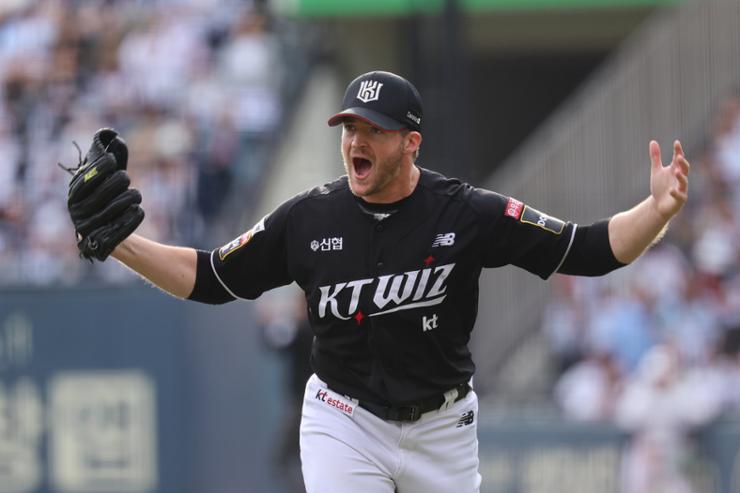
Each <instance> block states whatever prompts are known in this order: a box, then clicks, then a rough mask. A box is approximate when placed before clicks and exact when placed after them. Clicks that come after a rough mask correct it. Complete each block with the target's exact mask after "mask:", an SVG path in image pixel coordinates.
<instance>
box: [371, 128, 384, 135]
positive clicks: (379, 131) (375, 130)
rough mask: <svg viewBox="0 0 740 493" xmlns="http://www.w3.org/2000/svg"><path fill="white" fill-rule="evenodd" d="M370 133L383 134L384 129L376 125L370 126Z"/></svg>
mask: <svg viewBox="0 0 740 493" xmlns="http://www.w3.org/2000/svg"><path fill="white" fill-rule="evenodd" d="M372 133H374V134H375V135H383V134H384V133H385V131H383V130H382V129H380V128H378V127H372Z"/></svg>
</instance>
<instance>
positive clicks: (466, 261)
mask: <svg viewBox="0 0 740 493" xmlns="http://www.w3.org/2000/svg"><path fill="white" fill-rule="evenodd" d="M575 232H576V226H575V225H574V224H571V223H565V222H563V221H560V220H559V219H555V218H553V217H550V216H548V215H546V214H542V213H540V212H538V211H537V210H535V209H532V208H531V207H529V206H527V205H525V204H523V203H521V202H519V201H517V200H515V199H513V198H508V197H504V196H502V195H499V194H497V193H494V192H491V191H487V190H483V189H478V188H474V187H472V186H470V185H468V184H465V183H462V182H460V181H458V180H455V179H449V178H446V177H444V176H442V175H440V174H437V173H434V172H431V171H429V170H425V169H422V170H421V176H420V179H419V183H418V185H417V187H416V189H415V190H414V192H413V193H412V194H411V195H410V196H408V197H407V198H405V199H403V200H402V201H400V202H398V203H396V204H391V205H390V206H385V207H381V208H380V210H379V209H378V208H377V207H376V208H373V207H372V205H371V204H366V203H365V204H363V203H362V201H361V200H360V199H358V198H357V197H355V196H354V195H353V194H352V193H351V191H350V189H349V186H348V182H347V178H346V177H342V178H340V179H338V180H336V181H334V182H332V183H328V184H326V185H323V186H321V187H317V188H314V189H312V190H310V191H307V192H304V193H302V194H299V195H297V196H295V197H293V198H292V199H290V200H288V201H287V202H285V203H283V204H282V205H280V206H279V207H278V208H277V209H276V210H275V211H274V212H272V213H271V214H269V215H268V216H266V217H265V218H264V219H262V220H261V221H260V222H259V223H258V224H257V225H255V226H254V227H253V228H252V229H251V230H249V231H247V232H246V233H244V234H243V235H241V236H240V237H238V238H236V239H235V240H234V241H232V242H230V243H228V244H227V245H225V246H223V247H221V248H220V249H217V250H214V251H213V252H211V266H212V269H213V272H214V273H215V275H216V277H217V278H218V282H219V283H220V286H222V287H223V289H224V290H226V291H227V292H228V293H229V294H230V295H231V296H233V297H235V298H246V299H254V298H257V297H258V296H260V294H262V293H263V292H265V291H267V290H269V289H271V288H274V287H277V286H281V285H286V284H289V283H291V282H293V281H295V282H296V283H297V284H298V285H299V286H300V287H301V289H303V291H304V292H305V295H306V300H307V302H308V316H309V321H310V324H311V327H312V328H313V331H314V334H315V340H314V344H313V349H312V354H311V363H312V366H313V369H314V371H315V372H316V373H317V375H318V376H319V377H320V378H321V379H322V380H323V381H325V382H326V383H327V384H328V385H329V386H330V387H331V388H332V389H333V390H335V391H337V392H339V393H342V394H346V395H349V396H351V397H354V398H357V399H360V400H366V401H372V402H376V403H381V404H386V405H388V404H394V405H399V404H404V403H409V402H414V401H417V400H419V399H423V398H427V397H430V396H433V395H440V394H442V393H443V392H445V391H446V390H448V389H450V388H452V387H454V386H456V385H458V384H460V383H463V382H466V381H468V380H469V379H470V377H471V376H472V375H473V372H474V370H475V366H474V364H473V361H472V358H471V354H470V351H469V349H468V346H467V344H468V341H469V339H470V332H471V330H472V329H473V325H474V323H475V319H476V315H477V311H478V278H479V275H480V273H481V269H482V268H484V267H498V266H503V265H507V264H513V265H516V266H519V267H521V268H524V269H526V270H527V271H529V272H532V273H534V274H536V275H538V276H540V277H541V278H543V279H546V278H547V277H548V276H550V275H551V274H552V273H553V272H555V271H556V270H557V269H558V267H559V266H560V265H561V264H562V263H563V261H564V259H565V257H566V256H567V254H568V251H569V249H570V246H571V245H572V242H573V238H574V237H575Z"/></svg>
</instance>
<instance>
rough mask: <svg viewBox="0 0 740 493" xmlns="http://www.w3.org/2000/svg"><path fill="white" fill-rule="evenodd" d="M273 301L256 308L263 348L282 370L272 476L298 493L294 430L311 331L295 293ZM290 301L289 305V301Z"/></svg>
mask: <svg viewBox="0 0 740 493" xmlns="http://www.w3.org/2000/svg"><path fill="white" fill-rule="evenodd" d="M276 299H278V298H276V297H271V298H267V299H266V300H265V301H262V302H260V303H259V304H258V307H259V311H260V316H261V318H262V327H263V336H264V340H265V343H266V344H267V346H268V347H269V348H270V349H272V350H273V351H276V352H277V353H278V354H279V355H280V356H281V357H282V359H283V363H284V368H285V393H286V397H287V401H288V405H287V406H285V409H286V410H287V412H288V416H287V418H286V419H285V421H284V423H285V426H283V427H282V429H281V430H280V438H279V440H278V442H277V447H276V449H275V450H274V451H273V453H274V459H273V460H274V464H275V467H276V469H277V470H276V475H277V476H278V477H279V478H280V481H281V482H282V483H283V484H284V485H285V486H286V488H287V491H291V492H293V491H294V492H296V493H298V492H302V491H305V490H304V488H303V478H302V475H301V459H300V446H299V443H298V438H299V433H298V430H299V428H300V424H301V412H302V407H303V394H304V393H305V388H306V382H307V381H308V378H309V377H310V376H311V374H312V373H313V370H312V369H311V364H310V355H311V346H312V344H313V331H312V330H311V326H310V325H309V323H308V316H307V312H306V299H305V297H304V295H303V293H302V292H298V293H297V294H295V295H294V296H293V297H292V298H291V299H289V300H288V301H287V303H284V304H285V305H286V306H282V305H281V304H280V303H276V302H275V300H276ZM291 300H292V301H291Z"/></svg>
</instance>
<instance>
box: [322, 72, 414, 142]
mask: <svg viewBox="0 0 740 493" xmlns="http://www.w3.org/2000/svg"><path fill="white" fill-rule="evenodd" d="M381 92H382V96H383V97H382V98H381ZM421 106H422V104H421V96H420V95H419V91H417V90H416V88H415V87H414V85H413V84H412V83H411V82H409V81H407V80H406V79H404V78H403V77H401V76H400V75H396V74H393V73H391V72H384V71H382V70H376V71H374V72H368V73H366V74H362V75H361V76H359V77H357V78H355V80H353V81H352V82H350V83H349V85H348V86H347V89H346V90H345V91H344V97H343V98H342V109H341V111H339V112H338V113H336V114H334V115H333V116H332V117H331V118H329V121H328V123H329V125H330V126H332V127H333V126H336V125H340V124H341V123H342V122H343V121H345V119H347V118H357V119H359V120H363V121H365V122H367V123H370V124H371V125H373V126H375V127H377V128H382V129H383V130H389V131H397V130H402V129H404V128H406V129H409V130H415V131H417V132H420V131H421V120H422V109H421Z"/></svg>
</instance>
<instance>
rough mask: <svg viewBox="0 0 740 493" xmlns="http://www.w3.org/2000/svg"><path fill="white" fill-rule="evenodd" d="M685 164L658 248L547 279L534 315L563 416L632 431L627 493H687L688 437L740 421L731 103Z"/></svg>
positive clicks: (739, 162) (736, 162)
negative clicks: (597, 269)
mask: <svg viewBox="0 0 740 493" xmlns="http://www.w3.org/2000/svg"><path fill="white" fill-rule="evenodd" d="M666 159H667V157H666ZM690 159H692V161H693V164H692V170H691V192H690V193H691V199H690V201H689V202H688V204H687V205H686V207H685V208H684V210H683V211H682V213H681V215H680V216H679V217H677V218H676V219H675V220H674V221H673V222H672V224H671V226H670V230H669V232H668V234H667V235H666V237H665V238H664V239H663V241H661V242H660V243H659V244H658V245H657V246H655V247H653V248H652V249H651V250H649V251H648V252H647V253H646V254H645V255H644V256H643V257H641V258H640V259H638V260H637V261H636V262H635V263H634V265H632V266H631V267H629V268H627V269H623V270H621V271H617V272H616V273H613V274H612V275H609V276H606V277H602V278H582V277H570V276H556V278H555V279H554V281H553V283H554V284H555V289H554V290H553V296H552V298H551V299H550V301H549V303H548V305H547V307H546V308H545V310H544V313H543V318H542V319H543V325H542V331H543V333H544V334H545V335H546V337H547V340H548V342H549V348H550V355H551V362H552V368H553V370H554V371H553V382H554V389H553V398H554V400H555V402H556V403H557V404H558V406H559V408H560V409H561V410H562V412H563V413H564V415H565V416H567V417H568V418H572V419H575V420H578V421H592V422H613V423H615V424H617V425H618V426H620V427H622V428H623V429H625V430H626V431H628V432H630V433H634V436H635V440H634V443H633V445H632V449H631V456H630V459H629V460H628V461H626V462H625V465H626V467H627V468H628V469H629V472H626V473H625V474H626V476H625V481H627V483H626V486H625V488H626V489H625V491H633V492H643V491H645V492H647V491H655V490H654V488H658V487H660V488H664V489H660V490H659V491H675V492H685V491H694V490H693V489H692V488H691V486H690V483H689V481H688V479H687V468H686V465H687V464H688V463H689V462H690V453H691V450H692V449H691V448H690V447H689V443H688V441H687V440H688V437H689V436H691V434H692V433H693V432H694V431H695V430H697V429H700V428H701V427H702V426H704V425H707V424H708V423H710V422H712V421H713V420H715V419H717V418H719V417H720V416H723V415H724V416H737V415H739V414H740V269H738V267H739V264H738V260H739V257H738V245H740V242H739V241H738V240H740V200H738V198H739V197H740V99H738V97H737V96H736V95H728V96H727V98H726V99H725V100H724V101H722V102H721V104H719V105H718V107H717V110H716V112H715V114H714V115H713V117H712V119H711V124H710V125H709V128H707V134H706V139H705V145H704V148H703V149H702V150H697V152H696V155H695V156H693V157H692V158H690Z"/></svg>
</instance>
